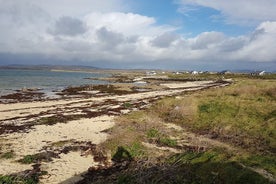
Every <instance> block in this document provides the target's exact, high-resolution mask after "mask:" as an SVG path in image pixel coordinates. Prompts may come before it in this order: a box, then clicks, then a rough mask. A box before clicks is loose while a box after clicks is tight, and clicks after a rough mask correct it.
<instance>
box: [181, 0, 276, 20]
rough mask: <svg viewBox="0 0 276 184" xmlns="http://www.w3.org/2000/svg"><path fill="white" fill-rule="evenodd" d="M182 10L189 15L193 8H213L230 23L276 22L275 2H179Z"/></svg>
mask: <svg viewBox="0 0 276 184" xmlns="http://www.w3.org/2000/svg"><path fill="white" fill-rule="evenodd" d="M176 2H177V3H178V4H180V5H181V6H180V9H182V10H185V12H184V13H188V11H190V9H191V7H193V10H194V9H196V7H197V6H203V7H208V8H213V9H215V10H218V11H220V12H221V13H222V15H223V16H225V18H226V19H227V22H228V23H237V24H244V23H249V24H251V23H258V22H263V21H276V11H275V9H276V2H275V0H242V1H241V0H231V1H222V0H208V1H206V0H177V1H176Z"/></svg>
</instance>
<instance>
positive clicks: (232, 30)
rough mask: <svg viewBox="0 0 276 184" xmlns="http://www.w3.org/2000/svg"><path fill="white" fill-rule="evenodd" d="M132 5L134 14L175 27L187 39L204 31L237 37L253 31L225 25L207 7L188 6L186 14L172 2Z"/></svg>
mask: <svg viewBox="0 0 276 184" xmlns="http://www.w3.org/2000/svg"><path fill="white" fill-rule="evenodd" d="M136 2H137V1H136ZM133 4H134V5H133V6H134V7H135V8H134V12H135V13H139V14H142V15H147V16H150V17H155V18H156V20H157V23H158V24H169V25H174V26H177V27H179V30H178V31H177V32H178V33H180V34H184V35H186V36H189V37H192V36H196V35H198V34H200V33H202V32H206V31H207V32H208V31H218V32H223V33H225V34H226V35H229V36H238V35H243V34H246V33H249V32H251V31H253V30H254V25H235V24H229V23H226V21H225V20H224V19H223V18H222V15H221V12H220V11H218V10H215V9H213V8H209V7H204V6H188V7H187V9H188V10H187V11H186V12H181V10H180V9H181V7H180V6H179V4H178V3H177V1H173V0H139V2H138V3H133ZM189 9H190V10H189ZM255 26H256V25H255Z"/></svg>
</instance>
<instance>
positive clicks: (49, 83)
mask: <svg viewBox="0 0 276 184" xmlns="http://www.w3.org/2000/svg"><path fill="white" fill-rule="evenodd" d="M109 75H110V74H106V73H85V72H60V71H58V72H56V71H49V70H10V69H8V70H3V69H0V96H1V95H4V94H8V93H12V92H14V90H18V89H22V88H41V89H42V90H41V91H42V92H45V93H52V91H57V90H62V89H64V88H65V87H67V86H80V85H84V84H105V83H107V82H105V81H99V80H89V79H84V78H89V77H92V78H94V77H95V78H102V77H108V76H109Z"/></svg>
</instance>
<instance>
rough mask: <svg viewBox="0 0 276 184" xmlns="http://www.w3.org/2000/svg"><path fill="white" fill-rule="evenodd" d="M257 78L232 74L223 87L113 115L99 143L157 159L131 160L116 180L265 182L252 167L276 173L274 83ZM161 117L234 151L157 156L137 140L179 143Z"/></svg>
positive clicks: (208, 151)
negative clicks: (106, 135) (107, 135)
mask: <svg viewBox="0 0 276 184" xmlns="http://www.w3.org/2000/svg"><path fill="white" fill-rule="evenodd" d="M216 77H219V76H216ZM271 77H272V78H273V76H270V77H266V78H271ZM206 78H207V76H206ZM260 78H262V77H250V78H248V77H247V76H243V75H242V76H238V77H237V76H235V83H234V84H232V85H230V86H228V87H225V88H216V89H208V90H204V91H200V92H196V93H187V94H183V95H182V96H180V97H178V98H175V97H168V98H164V99H162V100H160V101H158V102H157V103H156V104H155V105H153V106H152V107H151V108H150V109H147V111H136V112H132V113H130V114H128V115H124V116H122V117H120V118H118V119H117V122H118V123H117V125H116V126H115V127H113V128H112V130H111V131H110V138H109V140H108V141H107V142H105V143H104V144H103V146H104V147H105V148H107V149H111V150H113V151H112V152H113V155H115V153H116V150H117V149H118V147H120V146H121V147H122V148H123V150H126V151H127V153H129V155H131V158H132V159H133V160H138V161H139V160H140V161H141V160H143V159H146V160H147V159H149V158H157V160H159V161H158V162H157V163H153V162H146V163H144V165H142V166H141V165H139V163H136V164H134V166H130V167H129V168H127V170H126V171H125V172H123V173H119V174H118V180H117V183H164V181H168V182H166V183H270V181H269V180H267V179H266V178H264V177H263V176H261V175H259V174H257V173H256V172H254V171H253V170H252V169H255V168H261V169H264V170H266V171H268V172H269V173H271V174H272V175H274V177H275V175H276V170H275V165H276V163H275V160H276V156H275V149H276V132H275V130H276V124H275V121H276V103H275V100H276V83H275V80H274V78H273V79H260ZM179 79H181V77H180V78H179ZM198 80H199V79H198ZM164 122H166V123H174V124H177V125H180V126H182V127H183V128H184V130H186V131H191V132H193V133H196V134H197V135H204V136H208V137H211V138H213V139H217V140H219V141H222V142H224V143H227V144H229V145H230V146H231V147H234V148H235V149H234V150H236V151H233V150H232V151H231V150H227V149H225V148H222V147H221V148H216V147H211V148H208V149H206V150H203V151H199V152H198V151H183V152H182V153H180V154H172V155H171V156H170V157H169V158H168V157H167V156H168V154H164V155H163V156H161V157H160V154H156V153H157V152H159V151H156V150H155V151H154V150H149V148H147V147H144V146H143V144H141V142H150V143H155V144H157V145H159V146H160V145H161V146H169V147H176V146H178V143H177V141H176V140H174V139H172V138H170V137H171V136H174V133H173V132H172V131H168V130H166V129H165V128H164ZM141 153H142V154H141ZM157 155H158V156H157ZM125 156H126V155H125ZM127 158H128V157H127ZM139 169H140V170H139ZM172 173H173V174H172ZM107 179H108V178H107ZM101 181H102V180H101ZM141 181H142V182H141ZM107 183H108V182H107Z"/></svg>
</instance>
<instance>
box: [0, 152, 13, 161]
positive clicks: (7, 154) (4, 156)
mask: <svg viewBox="0 0 276 184" xmlns="http://www.w3.org/2000/svg"><path fill="white" fill-rule="evenodd" d="M14 157H15V153H14V151H13V150H11V151H8V152H5V153H2V154H1V155H0V158H2V159H12V158H14Z"/></svg>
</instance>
